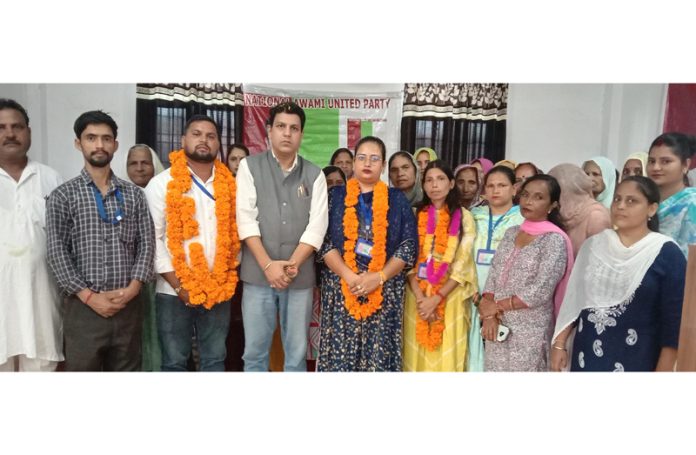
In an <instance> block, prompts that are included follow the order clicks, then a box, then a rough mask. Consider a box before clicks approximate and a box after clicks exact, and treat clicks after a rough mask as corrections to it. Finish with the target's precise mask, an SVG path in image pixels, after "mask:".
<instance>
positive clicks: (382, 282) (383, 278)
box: [379, 270, 387, 286]
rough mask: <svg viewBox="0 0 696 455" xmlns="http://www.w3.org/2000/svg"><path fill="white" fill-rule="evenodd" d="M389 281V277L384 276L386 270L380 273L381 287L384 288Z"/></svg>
mask: <svg viewBox="0 0 696 455" xmlns="http://www.w3.org/2000/svg"><path fill="white" fill-rule="evenodd" d="M386 281H387V277H386V276H385V275H384V270H380V271H379V285H380V286H382V285H384V283H385V282H386Z"/></svg>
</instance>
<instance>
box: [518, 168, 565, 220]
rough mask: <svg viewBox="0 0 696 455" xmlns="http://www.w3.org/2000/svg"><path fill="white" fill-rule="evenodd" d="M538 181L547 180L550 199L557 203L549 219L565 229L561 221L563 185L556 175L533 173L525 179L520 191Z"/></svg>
mask: <svg viewBox="0 0 696 455" xmlns="http://www.w3.org/2000/svg"><path fill="white" fill-rule="evenodd" d="M536 181H542V182H546V188H547V189H548V190H549V199H550V200H551V203H552V204H553V203H554V202H555V203H556V207H554V208H553V209H552V210H551V212H550V213H549V215H548V220H549V221H550V222H552V223H553V224H555V225H556V226H558V227H559V228H561V229H562V230H564V231H565V226H564V225H563V221H561V185H559V184H558V180H556V178H555V177H552V176H550V175H546V174H537V175H533V176H531V177H529V178H528V179H527V180H525V181H524V183H523V184H522V187H521V188H520V193H522V191H524V189H525V188H526V187H527V185H528V184H529V183H531V182H536Z"/></svg>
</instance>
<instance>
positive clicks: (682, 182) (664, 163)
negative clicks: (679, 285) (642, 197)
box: [648, 133, 696, 257]
mask: <svg viewBox="0 0 696 455" xmlns="http://www.w3.org/2000/svg"><path fill="white" fill-rule="evenodd" d="M690 163H691V160H690V149H689V142H688V138H687V137H686V136H685V135H683V134H681V133H665V134H662V135H660V136H658V137H657V138H656V139H655V140H654V141H653V143H652V144H651V145H650V152H649V156H648V176H649V177H650V178H651V179H652V180H653V181H654V182H655V183H656V184H657V187H658V188H659V190H660V207H659V209H658V211H657V215H658V216H659V218H660V232H661V233H662V234H665V235H668V236H670V237H671V238H673V239H674V241H675V242H677V245H679V248H681V250H682V253H684V256H685V257H688V254H689V248H688V245H692V244H694V243H696V188H691V187H687V186H686V181H687V179H686V173H687V172H688V171H689V164H690Z"/></svg>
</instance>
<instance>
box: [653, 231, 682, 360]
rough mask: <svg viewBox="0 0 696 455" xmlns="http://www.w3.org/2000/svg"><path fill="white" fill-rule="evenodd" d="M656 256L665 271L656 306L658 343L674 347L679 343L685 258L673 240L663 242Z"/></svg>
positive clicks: (662, 345)
mask: <svg viewBox="0 0 696 455" xmlns="http://www.w3.org/2000/svg"><path fill="white" fill-rule="evenodd" d="M658 258H659V260H660V261H661V262H662V263H663V264H664V268H663V269H664V272H665V273H664V274H663V276H662V281H661V283H660V295H661V296H662V298H661V300H660V302H659V306H658V318H659V321H658V328H659V343H660V346H661V347H670V348H676V347H677V346H678V345H679V329H680V327H681V316H682V305H683V303H684V282H685V279H686V259H685V258H684V254H683V253H682V252H681V249H680V248H679V246H677V244H675V243H673V242H667V243H665V244H664V246H663V247H662V250H661V251H660V254H659V255H658Z"/></svg>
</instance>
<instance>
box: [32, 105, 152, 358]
mask: <svg viewBox="0 0 696 455" xmlns="http://www.w3.org/2000/svg"><path fill="white" fill-rule="evenodd" d="M117 129H118V128H117V126H116V122H115V121H114V120H113V119H112V118H111V117H110V116H109V115H108V114H105V113H104V112H102V111H89V112H85V113H84V114H82V115H80V116H79V117H78V118H77V120H76V121H75V125H74V130H75V136H76V138H75V148H76V149H78V150H79V151H80V152H82V156H83V157H84V168H83V169H82V171H81V172H80V175H79V176H77V177H75V178H73V179H71V180H69V181H67V182H66V183H64V184H63V185H61V186H59V187H58V188H56V189H55V190H54V191H53V192H52V193H51V195H50V196H49V198H48V202H47V206H46V228H47V232H48V262H49V264H50V266H51V269H52V270H53V274H54V275H55V277H56V281H57V282H58V285H59V287H60V288H61V290H62V291H63V293H64V294H65V295H67V300H66V306H65V312H64V320H63V324H64V336H65V369H66V370H68V371H102V370H104V371H137V370H139V369H140V359H141V351H140V349H141V330H142V317H143V313H142V311H143V309H142V302H141V301H140V299H139V298H138V293H139V291H140V287H141V286H142V284H143V283H144V282H147V281H148V280H150V279H151V278H152V274H153V261H154V256H155V233H154V226H153V224H152V218H151V217H150V212H149V211H148V206H147V201H146V200H145V195H144V194H143V192H142V190H141V189H140V188H138V187H137V186H135V185H133V184H132V183H129V182H127V181H125V180H121V179H120V178H118V177H116V175H114V173H113V172H112V170H111V166H110V164H109V163H110V162H111V159H112V158H113V156H114V153H115V152H116V149H117V148H118V141H117V140H116V134H117Z"/></svg>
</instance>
